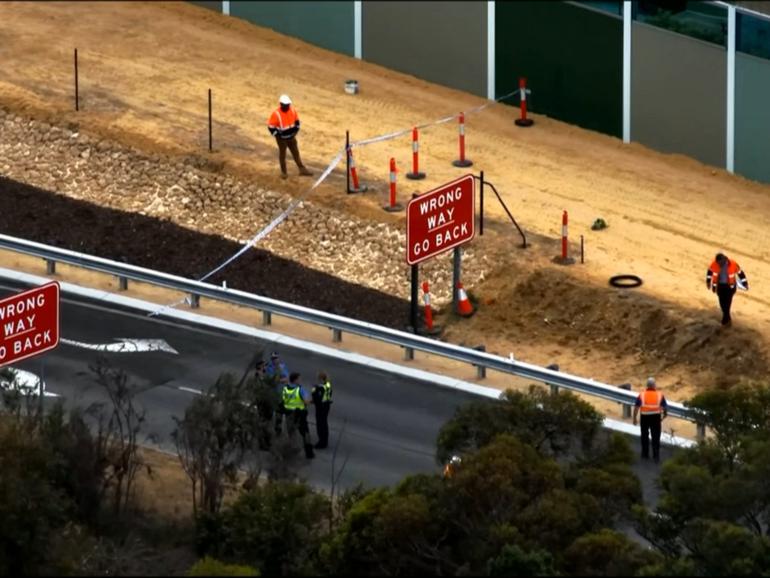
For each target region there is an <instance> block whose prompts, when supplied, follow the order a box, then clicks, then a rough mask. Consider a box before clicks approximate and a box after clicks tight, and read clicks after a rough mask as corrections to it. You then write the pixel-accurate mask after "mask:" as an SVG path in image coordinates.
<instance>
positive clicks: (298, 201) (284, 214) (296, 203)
mask: <svg viewBox="0 0 770 578" xmlns="http://www.w3.org/2000/svg"><path fill="white" fill-rule="evenodd" d="M344 154H345V149H342V150H341V151H340V152H338V153H337V156H335V157H334V158H333V159H332V161H331V162H330V163H329V165H328V166H327V167H326V169H324V171H323V172H322V173H321V176H319V177H318V178H317V179H316V181H315V182H314V183H313V184H312V185H311V186H310V188H309V189H307V190H306V191H305V192H304V193H303V194H302V195H300V196H299V197H297V198H296V199H294V200H293V201H292V202H291V203H290V204H289V206H288V207H286V209H285V210H284V211H283V212H282V213H281V214H280V215H278V216H277V217H276V218H275V219H273V220H272V221H271V222H270V223H269V224H268V225H267V226H265V227H264V228H263V229H262V230H261V231H259V232H258V233H257V234H256V235H254V236H253V237H252V238H251V239H250V240H249V241H248V242H247V243H246V244H245V245H244V246H243V247H241V248H240V249H239V250H238V251H237V252H236V253H235V254H233V255H232V256H231V257H229V258H228V259H226V260H225V261H223V262H222V263H221V264H219V265H217V266H216V267H215V268H214V269H212V270H211V271H209V272H208V273H206V274H205V275H204V276H203V277H201V278H200V279H198V281H205V280H206V279H208V278H209V277H211V276H212V275H214V274H216V273H218V272H219V271H221V270H222V269H224V268H225V267H227V266H228V265H229V264H230V263H232V262H233V261H235V260H236V259H238V258H239V257H240V256H241V255H243V254H244V253H245V252H246V251H248V250H249V249H251V248H252V247H253V246H254V245H256V244H257V243H259V241H261V240H262V239H264V238H265V237H266V236H267V235H269V234H270V233H271V232H272V231H273V229H275V228H276V227H277V226H278V225H280V224H281V223H282V222H283V221H285V220H286V218H287V217H288V216H289V215H290V214H291V212H292V211H294V209H296V208H297V207H298V206H299V205H300V204H301V203H302V201H304V200H305V198H306V197H307V196H308V195H309V194H310V193H311V192H312V191H313V190H315V189H316V188H317V187H318V185H320V184H321V183H322V182H324V181H325V180H326V178H327V177H328V176H329V175H330V174H331V172H332V171H333V170H334V169H335V168H336V167H337V165H338V164H339V163H340V161H341V160H342V157H343V155H344ZM185 301H187V298H184V299H180V300H179V301H177V302H175V303H171V304H169V305H165V306H164V307H161V308H160V309H158V310H156V311H153V312H152V313H149V316H150V317H154V316H156V315H160V314H161V313H163V312H165V311H167V310H168V309H170V308H173V307H176V306H178V305H181V304H182V303H184V302H185Z"/></svg>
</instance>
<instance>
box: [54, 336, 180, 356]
mask: <svg viewBox="0 0 770 578" xmlns="http://www.w3.org/2000/svg"><path fill="white" fill-rule="evenodd" d="M116 339H117V340H118V341H119V343H83V342H82V341H73V340H72V339H61V343H64V344H66V345H72V346H73V347H80V348H82V349H92V350H94V351H107V352H109V353H144V352H147V351H165V352H166V353H172V354H174V355H179V352H178V351H177V350H176V349H174V348H173V347H171V346H170V345H169V344H168V343H166V341H165V340H163V339H126V338H124V337H116Z"/></svg>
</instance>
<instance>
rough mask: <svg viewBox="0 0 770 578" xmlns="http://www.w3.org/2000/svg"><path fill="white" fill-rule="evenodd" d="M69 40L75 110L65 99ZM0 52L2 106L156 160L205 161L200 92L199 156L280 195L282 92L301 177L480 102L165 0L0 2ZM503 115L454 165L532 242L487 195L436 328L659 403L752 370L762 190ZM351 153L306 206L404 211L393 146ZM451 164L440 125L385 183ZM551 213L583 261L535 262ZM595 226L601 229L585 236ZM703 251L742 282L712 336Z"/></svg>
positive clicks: (762, 311) (759, 310)
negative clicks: (274, 116)
mask: <svg viewBox="0 0 770 578" xmlns="http://www.w3.org/2000/svg"><path fill="white" fill-rule="evenodd" d="M74 47H77V48H78V49H79V55H80V74H81V89H80V90H81V95H82V101H81V102H82V110H81V112H79V113H75V112H74V111H73V110H72V108H73V106H72V103H73V100H72V99H73V89H72V49H73V48H74ZM0 56H1V57H2V59H3V72H2V75H0V104H2V105H4V106H6V107H7V108H9V109H11V110H14V111H17V112H19V113H24V114H29V115H32V116H34V117H36V118H40V119H46V120H50V121H52V122H56V123H66V122H76V123H78V125H79V126H80V127H82V128H84V129H87V130H88V131H89V132H92V133H93V134H97V135H100V136H102V137H109V138H114V139H116V140H118V141H120V142H123V143H125V144H126V145H131V146H136V147H137V148H141V149H142V150H146V151H153V152H157V153H164V154H167V155H171V156H187V155H190V154H191V153H193V152H194V153H197V154H201V153H203V152H204V148H205V146H206V145H207V133H206V91H207V89H208V88H209V87H211V88H213V89H214V102H215V105H214V106H215V126H214V131H215V132H214V134H215V137H214V138H215V146H216V148H217V150H216V151H215V152H214V153H213V154H211V156H210V158H211V162H212V163H217V167H218V169H219V170H223V171H225V172H230V173H233V174H236V175H238V176H240V177H242V178H246V179H251V180H253V181H255V182H258V183H259V184H260V185H261V186H264V187H267V188H271V189H274V190H278V191H282V192H285V193H288V194H299V193H301V192H302V191H303V190H304V186H305V185H306V183H307V181H304V180H302V181H300V180H299V178H298V177H294V176H293V177H291V178H290V179H289V180H288V181H285V182H284V181H281V180H280V179H279V178H278V168H277V162H276V159H275V154H276V153H275V150H274V147H275V145H274V143H273V141H272V139H271V137H270V135H269V134H268V133H267V131H266V129H265V120H266V118H267V116H268V114H269V113H270V111H271V110H272V108H273V107H274V106H275V101H276V99H277V96H278V95H279V94H281V93H289V94H290V95H291V96H292V98H293V99H294V101H295V103H296V106H297V108H298V110H299V113H300V116H301V118H302V119H303V131H302V133H301V135H300V148H301V151H302V154H303V156H304V157H305V158H306V160H307V161H308V163H309V164H310V165H311V166H312V167H314V168H316V169H317V170H320V169H322V168H323V167H324V166H326V164H327V163H328V161H329V160H330V159H331V158H332V157H333V156H334V154H336V152H337V151H338V150H339V149H340V147H341V146H342V144H343V138H344V130H345V129H350V130H351V134H352V135H353V138H354V139H358V138H364V137H370V136H375V135H379V134H383V133H387V132H390V131H394V130H399V129H404V128H408V127H410V126H412V125H413V124H418V123H422V122H425V121H429V120H433V119H438V118H441V117H443V116H445V115H448V114H453V113H456V112H458V111H460V110H468V109H470V108H471V107H473V106H476V105H478V104H481V103H482V102H483V100H482V99H479V98H477V97H474V96H472V95H469V94H466V93H462V92H459V91H456V90H452V89H448V88H444V87H440V86H437V85H433V84H430V83H427V82H424V81H421V80H418V79H415V78H413V77H409V76H407V75H403V74H399V73H395V72H393V71H389V70H386V69H384V68H382V67H379V66H376V65H372V64H369V63H365V62H361V61H357V60H355V59H352V58H348V57H346V56H343V55H339V54H334V53H331V52H328V51H325V50H323V49H320V48H317V47H313V46H310V45H308V44H305V43H303V42H300V41H298V40H295V39H291V38H287V37H284V36H281V35H279V34H276V33H274V32H272V31H270V30H266V29H262V28H258V27H255V26H252V25H250V24H248V23H245V22H242V21H239V20H236V19H231V18H228V17H224V16H222V15H218V14H215V13H212V12H210V11H206V10H204V9H201V8H198V7H195V6H191V5H187V4H183V3H173V4H170V3H169V4H167V3H159V2H152V3H104V4H102V3H86V2H84V3H14V2H9V3H2V4H0ZM348 78H356V79H357V80H358V81H359V83H360V85H361V87H362V90H361V93H360V94H359V95H357V96H355V97H352V96H349V95H346V94H344V92H343V84H344V81H345V80H346V79H348ZM532 88H533V90H537V87H532ZM516 115H517V111H516V110H514V109H512V108H510V107H507V106H503V105H494V106H492V107H490V108H488V109H487V110H485V111H484V112H482V113H480V114H478V115H475V116H471V117H468V118H467V125H466V133H467V135H468V136H467V139H468V146H469V150H468V156H469V157H471V158H472V159H473V160H474V162H475V165H474V169H476V170H484V171H485V174H486V176H487V178H488V179H489V180H490V181H492V182H493V183H494V184H495V185H496V186H497V188H498V190H500V192H501V194H502V195H503V197H504V199H505V201H506V203H507V204H508V205H509V207H510V208H511V210H512V211H513V213H514V214H515V215H516V218H517V219H518V221H519V222H520V223H521V224H522V226H523V227H524V228H525V229H526V230H527V232H528V234H529V235H530V237H531V240H532V241H533V246H532V248H530V249H528V250H526V251H522V250H520V249H517V248H516V244H517V243H518V239H517V237H516V234H515V233H514V232H513V230H512V228H511V227H510V226H509V225H508V224H507V223H506V222H505V215H504V213H503V211H502V208H501V207H499V206H498V205H497V204H496V203H495V202H490V201H488V202H487V207H486V208H487V216H488V217H489V218H490V221H489V223H488V225H489V226H488V231H485V233H486V234H485V235H484V237H483V238H478V239H477V240H475V241H474V242H473V244H472V245H473V248H474V251H475V252H476V254H477V255H479V256H483V255H486V256H488V258H489V259H490V262H492V263H494V264H495V265H496V267H494V268H493V270H492V271H490V272H488V273H487V274H486V280H484V281H483V282H480V283H478V284H477V285H476V286H474V287H471V290H472V291H473V293H474V294H475V295H477V296H478V299H479V302H480V310H479V312H478V314H477V315H476V316H475V317H474V318H472V319H471V320H470V321H469V322H465V321H463V322H458V321H456V320H452V319H450V316H445V317H444V318H442V321H443V322H444V323H445V324H447V325H448V331H447V337H448V338H450V339H453V340H455V341H464V342H467V343H469V344H470V343H472V342H478V343H485V344H486V345H487V349H488V350H497V351H500V352H507V351H513V352H515V354H516V356H517V357H518V358H520V359H525V360H528V361H532V362H535V363H550V362H552V361H557V362H559V363H560V364H561V365H562V367H563V368H565V369H566V370H569V371H573V372H575V373H580V374H584V375H588V376H593V377H595V378H597V379H603V380H606V381H621V380H622V381H629V380H631V381H633V382H635V383H638V382H639V380H640V379H641V378H643V377H644V375H645V374H646V373H650V372H655V373H657V374H658V377H659V378H662V379H661V381H662V383H663V385H664V387H670V388H671V389H675V390H678V395H677V398H683V397H686V396H687V395H689V394H690V393H692V392H693V391H694V390H695V388H696V386H702V385H708V384H710V383H714V382H731V381H734V380H736V379H739V378H740V377H751V378H757V377H764V375H765V373H766V367H767V361H766V359H767V350H768V343H770V328H769V327H768V324H767V321H768V319H770V294H768V291H767V289H766V288H765V287H763V285H762V280H763V279H766V278H768V277H770V249H768V240H769V239H768V237H769V234H768V231H767V215H768V214H770V186H767V185H761V184H758V183H755V182H751V181H748V180H746V179H743V178H741V177H737V176H733V175H730V174H728V173H726V172H725V171H723V170H720V169H714V168H712V167H708V166H705V165H703V164H701V163H698V162H696V161H694V160H692V159H688V158H686V157H683V156H679V155H665V154H661V153H657V152H654V151H651V150H649V149H646V148H645V147H643V146H640V145H637V144H631V145H624V144H623V143H621V142H620V141H619V140H618V139H615V138H612V137H608V136H605V135H600V134H597V133H593V132H590V131H585V130H582V129H579V128H576V127H572V126H569V125H566V124H564V123H561V122H558V121H554V120H552V119H548V118H545V117H541V116H537V115H535V117H534V118H535V121H536V124H535V126H534V127H533V128H531V129H528V130H522V129H519V128H517V127H515V126H514V125H513V122H512V121H513V119H514V118H515V117H516ZM356 155H357V161H358V166H359V168H360V169H361V172H362V177H363V179H364V180H366V181H367V182H368V183H369V184H370V185H372V186H373V187H374V192H372V193H367V194H366V195H363V196H346V195H345V194H344V192H343V190H344V184H343V183H344V171H340V170H337V171H335V172H334V173H333V174H332V176H331V177H330V178H329V179H328V180H327V181H326V182H325V183H324V184H323V185H322V186H321V187H320V188H319V189H318V190H317V191H316V192H315V193H313V195H312V198H313V200H314V201H315V202H318V203H321V204H325V205H326V206H329V207H334V208H338V209H341V210H344V211H348V212H349V213H351V214H355V215H357V216H359V217H365V218H368V219H371V220H373V221H383V222H389V223H393V222H399V220H402V219H403V215H391V214H388V213H385V212H384V211H382V210H381V209H380V204H381V202H382V200H383V197H384V194H385V191H386V179H387V167H388V159H389V158H390V157H391V156H393V157H395V158H396V159H397V161H398V163H399V166H400V167H402V168H406V167H408V166H409V161H410V158H411V149H410V147H409V137H408V136H405V137H403V138H400V139H397V140H393V141H388V142H386V143H381V144H377V145H372V146H367V147H364V148H359V149H356ZM456 156H457V151H456V126H454V125H453V124H452V123H449V124H446V125H442V126H438V127H433V128H429V129H427V130H425V131H423V133H422V136H421V160H422V165H423V170H425V171H426V172H427V173H428V178H427V179H426V180H425V181H421V182H419V183H414V182H407V181H406V180H405V179H400V183H399V184H400V186H401V189H400V190H401V194H402V196H403V198H404V200H405V199H406V198H408V196H409V195H410V194H411V193H412V192H423V191H426V190H429V189H430V188H433V187H435V186H437V185H439V184H441V183H443V182H446V181H448V180H451V179H452V178H454V177H456V176H458V174H459V173H458V170H457V169H454V168H452V167H451V165H450V161H451V160H453V159H454V158H456ZM404 172H405V171H404ZM93 202H98V199H94V200H93ZM564 209H567V210H569V212H570V223H571V227H570V233H571V235H572V238H573V240H574V239H576V238H577V237H578V235H581V234H582V235H584V236H585V239H586V263H585V265H582V266H581V265H575V266H572V267H570V268H562V267H559V266H556V265H553V264H552V263H551V262H550V258H551V257H552V256H553V255H555V254H556V253H557V251H558V248H557V247H558V245H557V239H558V235H559V233H560V226H561V212H562V210H564ZM4 210H5V207H4ZM214 217H215V216H214ZM214 217H213V218H214ZM597 217H602V218H604V219H605V220H606V221H607V222H608V223H609V224H610V227H609V228H608V229H606V230H604V231H598V232H594V231H591V230H590V224H591V223H592V222H593V220H594V219H595V218H597ZM244 219H248V215H244ZM573 249H574V243H573ZM719 249H722V250H724V251H725V252H727V254H728V255H729V256H731V257H733V258H735V259H737V260H738V262H739V263H740V264H741V265H742V266H743V268H744V269H745V270H746V272H747V274H748V276H749V279H750V280H751V283H752V291H751V292H749V293H742V294H740V295H739V296H738V298H737V299H736V302H735V305H734V311H735V318H736V325H735V326H734V327H733V328H731V329H730V330H729V331H726V332H723V331H721V330H720V328H719V326H718V310H717V306H716V299H715V297H714V296H713V295H712V294H711V293H709V292H707V291H706V289H705V284H704V282H703V279H704V273H705V269H706V267H707V265H708V263H709V262H710V260H711V259H712V258H713V255H714V253H715V252H716V251H717V250H719ZM343 253H344V248H341V249H340V254H341V258H342V256H343ZM617 273H634V274H637V275H640V276H641V277H642V278H643V279H644V281H645V283H644V285H643V287H642V288H641V289H640V290H637V291H635V292H634V293H633V294H631V295H629V297H627V298H621V297H620V294H621V293H619V292H618V291H616V290H612V289H608V288H607V279H608V277H609V276H611V275H613V274H617Z"/></svg>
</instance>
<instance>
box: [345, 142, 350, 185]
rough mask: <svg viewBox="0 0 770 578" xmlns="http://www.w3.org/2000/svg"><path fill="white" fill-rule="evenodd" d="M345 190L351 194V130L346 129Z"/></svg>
mask: <svg viewBox="0 0 770 578" xmlns="http://www.w3.org/2000/svg"><path fill="white" fill-rule="evenodd" d="M345 166H346V167H347V170H346V171H345V183H346V184H345V192H346V193H348V194H350V131H349V130H346V131H345Z"/></svg>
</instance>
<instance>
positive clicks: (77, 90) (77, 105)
mask: <svg viewBox="0 0 770 578" xmlns="http://www.w3.org/2000/svg"><path fill="white" fill-rule="evenodd" d="M78 84H79V83H78V49H77V48H76V49H75V110H80V87H79V86H78Z"/></svg>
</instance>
